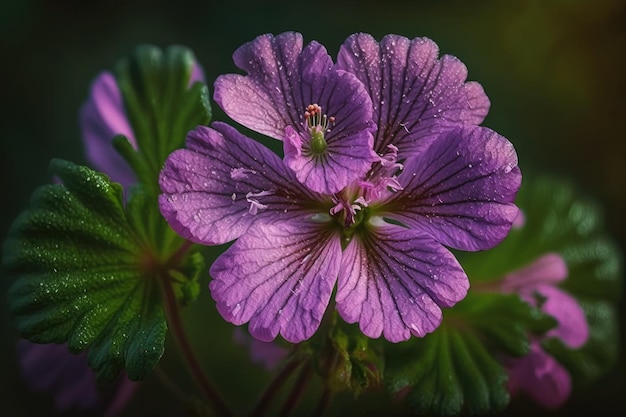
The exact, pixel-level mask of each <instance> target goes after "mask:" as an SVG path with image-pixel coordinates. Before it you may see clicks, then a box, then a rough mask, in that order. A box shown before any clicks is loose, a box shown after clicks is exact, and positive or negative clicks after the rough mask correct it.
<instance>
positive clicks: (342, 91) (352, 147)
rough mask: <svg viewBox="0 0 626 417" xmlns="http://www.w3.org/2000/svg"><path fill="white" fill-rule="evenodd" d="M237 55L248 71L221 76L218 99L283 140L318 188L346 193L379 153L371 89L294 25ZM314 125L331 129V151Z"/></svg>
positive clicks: (291, 162) (294, 163) (290, 158)
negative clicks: (318, 144)
mask: <svg viewBox="0 0 626 417" xmlns="http://www.w3.org/2000/svg"><path fill="white" fill-rule="evenodd" d="M234 59H235V63H236V64H237V65H238V66H239V67H240V68H241V69H243V70H245V71H247V73H248V74H247V75H245V76H244V75H237V74H228V75H223V76H220V77H219V78H218V79H217V81H216V82H215V101H216V102H217V103H218V104H219V105H220V106H221V107H222V108H223V109H224V111H225V112H226V113H227V114H228V115H229V116H230V117H231V118H232V119H234V120H235V121H237V122H239V123H241V124H242V125H244V126H246V127H248V128H250V129H253V130H255V131H257V132H260V133H263V134H266V135H268V136H271V137H273V138H275V139H279V140H283V141H284V142H285V163H286V164H287V166H289V167H290V168H291V169H292V170H293V171H294V172H296V175H297V177H298V180H300V181H301V182H302V183H303V184H305V185H306V186H307V187H309V188H310V189H311V190H312V191H315V192H319V193H325V194H332V193H335V192H338V191H340V190H341V189H342V188H344V187H345V186H347V185H348V184H349V183H351V182H353V181H354V180H356V179H357V178H359V177H361V176H363V175H364V174H365V173H366V172H367V171H368V170H369V169H370V167H371V164H372V163H373V162H374V161H376V160H377V156H376V154H375V153H374V151H373V135H372V132H373V131H374V130H375V125H374V123H373V122H372V105H371V100H370V98H369V95H368V94H367V91H366V90H365V88H364V86H363V84H362V83H361V82H360V81H359V80H358V79H357V78H356V77H355V76H354V75H353V74H350V73H348V72H345V71H338V70H336V69H334V68H333V63H332V60H331V59H330V56H329V55H328V53H327V52H326V49H325V48H324V47H323V46H322V45H320V44H319V43H317V42H311V43H309V44H308V45H306V46H305V47H304V48H303V47H302V37H301V36H300V35H299V34H296V33H292V32H287V33H283V34H281V35H278V36H276V37H275V38H274V37H272V36H271V35H263V36H260V37H258V38H256V39H255V40H254V41H252V42H249V43H247V44H245V45H243V46H242V47H240V48H239V49H238V50H237V51H236V52H235V55H234ZM310 105H318V106H320V108H321V111H322V112H323V114H320V115H319V119H317V121H316V122H315V124H314V125H310V123H311V121H312V120H313V118H311V119H307V118H306V117H305V113H306V112H307V108H308V106H310ZM331 120H332V121H331ZM318 123H319V124H318ZM312 129H316V130H318V131H319V132H320V134H321V135H322V136H323V138H324V139H323V141H324V146H323V148H324V149H323V151H320V150H315V149H314V148H315V147H314V146H312V145H311V141H312V139H311V137H312V136H311V130H312Z"/></svg>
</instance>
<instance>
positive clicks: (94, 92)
mask: <svg viewBox="0 0 626 417" xmlns="http://www.w3.org/2000/svg"><path fill="white" fill-rule="evenodd" d="M197 81H202V82H203V81H204V73H203V71H202V68H201V67H200V65H199V64H198V63H197V62H194V63H193V66H192V70H191V76H190V78H189V86H191V85H193V84H194V83H195V82H197ZM80 128H81V133H82V137H83V142H84V144H85V151H86V154H87V160H88V161H89V163H90V164H91V166H92V167H93V168H95V169H97V170H99V171H102V172H104V173H106V174H107V175H108V176H109V177H111V180H113V181H115V182H119V183H120V184H122V186H124V188H126V187H128V186H129V185H132V184H134V183H135V182H136V178H135V174H134V173H133V171H132V169H131V168H130V166H128V164H127V163H126V161H125V160H124V158H123V157H122V156H121V155H120V154H119V153H118V152H117V151H116V150H115V148H114V147H113V145H112V139H113V138H114V137H115V136H117V135H124V136H126V138H127V139H128V141H129V142H130V144H131V145H132V146H133V148H135V149H137V141H136V140H135V135H134V133H133V129H132V127H131V125H130V121H129V120H128V115H127V114H126V110H125V109H124V100H123V98H122V92H121V91H120V88H119V86H118V84H117V81H116V80H115V76H114V75H113V74H112V73H111V72H108V71H104V72H102V73H100V74H99V75H98V76H97V77H96V78H95V80H94V81H93V82H92V84H91V89H90V93H89V97H88V99H87V101H86V102H85V103H84V104H83V106H82V107H81V109H80Z"/></svg>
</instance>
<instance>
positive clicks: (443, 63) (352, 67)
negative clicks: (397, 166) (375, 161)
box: [337, 33, 490, 158]
mask: <svg viewBox="0 0 626 417" xmlns="http://www.w3.org/2000/svg"><path fill="white" fill-rule="evenodd" d="M438 55H439V48H438V47H437V44H435V43H434V42H433V41H432V40H430V39H428V38H415V39H413V40H409V39H407V38H405V37H402V36H398V35H387V36H385V37H384V38H383V39H382V40H381V42H380V44H378V42H376V40H375V39H374V38H373V37H372V36H371V35H368V34H365V33H359V34H354V35H352V36H350V37H349V38H348V39H346V41H345V42H344V44H343V45H342V46H341V49H340V51H339V55H338V57H337V65H338V67H339V68H341V69H345V70H347V71H350V72H352V73H354V74H355V75H356V76H357V77H358V78H359V80H361V82H363V84H365V86H366V88H367V89H368V91H369V94H370V97H371V98H372V102H373V105H374V120H375V121H376V123H377V125H378V133H377V135H376V138H375V141H374V146H375V150H376V152H378V153H379V154H380V155H382V154H384V153H385V151H386V149H387V146H388V145H389V144H393V145H395V146H397V147H398V149H399V154H400V157H401V158H402V157H405V156H406V155H407V153H412V152H413V151H414V150H415V149H421V148H423V145H425V144H428V142H429V141H431V140H432V139H433V138H435V137H437V135H438V134H439V133H440V132H443V131H447V130H449V129H451V128H454V127H456V126H459V125H461V124H471V125H478V124H480V123H482V121H483V120H484V118H485V116H486V115H487V112H488V111H489V105H490V103H489V99H488V98H487V96H486V95H485V93H484V91H483V88H482V87H481V86H480V84H478V83H476V82H466V81H465V80H466V78H467V68H466V67H465V65H464V64H463V63H462V62H461V61H460V60H458V59H457V58H455V57H453V56H450V55H444V56H442V57H441V58H440V59H438Z"/></svg>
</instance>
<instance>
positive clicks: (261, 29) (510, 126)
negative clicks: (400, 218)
mask: <svg viewBox="0 0 626 417" xmlns="http://www.w3.org/2000/svg"><path fill="white" fill-rule="evenodd" d="M286 30H295V31H299V32H301V33H303V35H304V38H305V41H307V42H308V41H310V40H317V41H319V42H321V43H323V44H324V45H326V47H327V48H328V50H329V52H330V53H331V55H332V56H335V55H336V53H337V51H338V49H339V46H340V44H341V43H342V41H343V40H344V39H345V38H346V37H347V36H348V35H349V34H351V33H354V32H368V33H371V34H373V35H374V36H375V37H376V38H377V39H380V38H381V37H382V36H384V35H385V34H387V33H397V34H401V35H404V36H407V37H409V38H412V37H416V36H427V37H430V38H432V39H433V40H435V42H437V43H438V44H439V46H440V50H441V52H442V53H447V54H452V55H456V56H457V57H459V58H460V59H461V60H462V61H463V62H464V63H465V64H466V65H467V67H468V68H469V79H470V80H476V81H479V82H480V83H481V84H482V85H483V87H484V89H485V91H486V92H487V95H488V96H489V98H490V99H491V103H492V107H491V111H490V113H489V116H488V117H487V119H486V120H485V122H484V123H483V125H485V126H488V127H490V128H492V129H494V130H496V131H498V132H499V133H501V134H503V135H504V136H506V137H507V138H509V139H510V140H511V141H512V142H513V144H514V145H515V146H516V148H517V151H518V154H519V159H520V166H521V168H522V171H524V170H533V171H535V170H536V171H540V172H548V173H555V174H557V175H561V176H566V177H568V178H571V179H572V180H574V181H575V182H576V183H577V184H578V185H579V186H580V188H581V189H582V190H583V191H585V192H586V193H587V194H589V195H591V196H593V197H595V198H596V199H597V200H598V201H600V202H601V204H602V205H603V206H604V208H605V213H606V227H607V231H608V233H609V234H610V235H611V236H612V237H613V238H614V239H615V240H616V241H617V242H618V244H619V245H620V247H621V248H622V252H623V248H624V247H626V216H624V207H626V192H625V191H626V175H624V170H625V169H626V134H625V132H626V129H625V128H624V123H625V122H626V106H625V105H624V101H623V100H624V97H625V96H626V77H625V76H624V74H625V70H624V68H625V64H626V59H625V58H624V56H625V54H626V2H625V1H624V0H511V1H501V0H483V1H468V0H442V1H419V0H413V1H408V0H407V1H398V0H386V1H381V0H377V1H375V0H361V1H352V0H344V1H335V2H332V1H327V0H318V1H316V2H272V1H269V0H266V1H255V2H244V1H242V0H221V1H212V0H206V1H189V0H176V1H167V0H151V1H139V0H137V1H121V0H107V1H104V0H91V1H82V0H5V1H3V2H2V3H1V5H0V48H1V49H0V54H1V55H0V56H2V57H3V58H2V62H3V63H2V64H0V80H3V81H2V84H3V85H2V88H1V92H2V93H1V100H0V106H1V108H0V132H1V133H0V134H1V137H0V195H2V196H3V197H2V203H1V204H0V238H2V240H3V241H4V237H5V236H6V232H7V230H8V227H9V225H10V223H11V222H12V220H13V219H14V218H15V217H16V216H17V214H18V213H19V212H20V211H21V210H22V209H23V208H24V207H25V206H26V204H27V202H28V199H29V196H30V194H31V193H32V191H33V190H34V188H35V187H37V186H38V185H41V184H43V183H45V182H47V181H49V176H48V174H47V165H48V162H49V160H50V159H51V158H54V157H60V158H64V159H68V160H72V161H74V162H78V163H84V162H85V159H84V156H83V148H82V143H81V141H80V135H79V130H78V109H79V107H80V105H81V103H82V102H83V100H84V99H85V98H86V97H87V92H88V88H89V84H90V82H91V80H92V79H93V78H94V77H95V76H96V74H97V73H98V72H100V71H101V70H103V69H112V67H113V66H114V64H115V63H116V62H117V60H118V59H119V58H121V57H123V56H126V55H128V54H129V53H130V52H131V51H132V49H133V48H134V46H136V45H137V44H138V43H152V44H156V45H158V46H160V47H165V46H168V45H171V44H183V45H187V46H189V47H191V48H192V49H193V50H194V52H195V53H196V56H197V57H198V59H199V61H200V63H201V64H202V66H203V67H204V70H205V74H206V78H207V80H208V81H209V85H210V86H211V84H212V80H214V79H215V77H216V76H217V75H218V74H221V73H225V72H235V71H236V68H235V67H234V64H233V63H232V59H231V55H232V53H233V51H234V50H235V49H236V48H237V47H238V46H240V45H241V44H242V43H244V42H247V41H249V40H251V39H253V38H254V37H255V36H257V35H259V34H262V33H266V32H272V33H274V34H278V33H280V32H283V31H286ZM214 115H215V117H214V118H215V119H218V120H219V119H221V120H226V118H225V117H224V115H223V114H222V113H221V112H220V111H219V109H217V108H214ZM9 284H10V283H9V282H7V280H6V279H5V280H2V281H1V283H0V290H1V294H0V295H1V296H2V297H1V301H0V320H1V322H0V324H1V325H2V329H1V331H2V336H1V337H0V342H1V346H0V349H1V350H0V370H1V371H0V372H1V373H0V398H1V399H2V400H1V402H0V410H2V411H0V413H2V414H3V415H9V416H26V415H35V414H37V415H47V414H46V412H47V411H46V410H48V411H49V410H51V400H50V398H49V397H47V396H45V395H41V394H33V393H31V392H30V391H29V390H28V389H27V388H26V386H25V385H24V383H23V381H21V379H20V377H19V373H18V369H17V365H16V360H15V353H14V352H15V333H14V330H13V328H12V327H11V324H10V323H9V322H8V319H7V315H6V301H5V294H4V293H5V291H6V288H7V287H8V285H9ZM204 284H205V282H203V283H202V285H203V287H202V288H203V289H204V288H206V286H205V285H204ZM203 296H204V297H207V294H206V293H204V294H201V296H200V298H203ZM623 300H624V297H623V296H622V305H621V307H620V308H621V310H620V311H621V316H622V317H623V316H624V303H623ZM199 308H203V307H202V306H201V307H199ZM206 308H210V307H206ZM198 326H199V327H198V331H202V327H201V325H200V324H198ZM621 329H622V336H621V340H622V346H624V333H626V332H625V331H624V324H623V321H622V324H621ZM218 349H219V348H218ZM623 352H624V349H623V348H622V355H621V360H620V363H619V364H618V365H617V366H616V367H615V369H614V370H613V371H612V372H611V373H610V374H609V375H607V376H606V377H605V378H604V379H603V380H601V381H599V382H598V383H597V384H595V385H594V386H593V387H592V388H591V389H587V390H584V391H583V390H578V391H575V392H574V394H573V396H572V398H571V400H570V401H569V402H568V404H567V405H566V406H565V407H564V408H563V409H561V410H559V411H557V412H552V413H548V412H543V411H542V410H540V409H537V408H532V407H530V408H529V406H523V407H520V406H517V408H516V406H515V404H514V405H513V406H511V408H510V409H508V410H506V411H505V413H504V414H505V415H513V414H515V415H524V414H525V413H526V412H529V413H530V412H532V413H533V414H537V415H541V414H545V415H561V416H565V415H579V414H578V412H580V411H588V412H589V413H591V412H594V411H595V412H596V413H597V415H622V413H623V412H624V411H626V403H625V398H626V397H624V395H626V371H625V364H624V357H625V355H624V353H623ZM149 382H150V381H149ZM139 401H144V402H145V403H146V404H149V403H150V402H151V401H153V400H152V399H151V398H149V397H143V398H141V396H140V400H139ZM5 411H8V414H5ZM153 413H154V415H161V414H159V413H158V411H156V410H155V411H154V412H153ZM130 415H132V414H130Z"/></svg>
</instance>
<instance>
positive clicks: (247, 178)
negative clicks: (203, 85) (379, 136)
mask: <svg viewBox="0 0 626 417" xmlns="http://www.w3.org/2000/svg"><path fill="white" fill-rule="evenodd" d="M212 127H213V128H209V127H204V126H199V127H198V128H196V129H195V130H193V131H191V132H189V134H188V136H187V149H180V150H177V151H175V152H173V153H172V154H171V155H170V156H169V157H168V159H167V160H166V161H165V166H164V168H163V170H162V171H161V176H160V185H161V190H162V191H163V194H161V196H160V197H159V206H160V209H161V213H162V214H163V216H164V217H165V218H166V220H167V221H168V222H169V223H170V225H171V226H172V228H173V229H174V230H175V231H176V232H178V233H179V234H180V235H181V236H183V237H184V238H186V239H190V240H192V241H194V242H198V243H202V244H208V245H216V244H222V243H225V242H228V241H231V240H233V239H236V238H237V237H239V236H240V235H241V234H242V233H244V232H245V231H246V230H247V229H248V227H249V226H250V225H251V224H252V223H254V222H255V221H257V220H259V219H268V218H279V217H281V218H290V217H293V216H296V215H298V216H302V215H303V212H306V209H305V208H303V202H304V203H306V202H311V201H313V200H315V199H316V198H317V197H316V196H314V195H313V194H311V193H309V192H308V191H307V190H305V189H304V188H303V187H301V186H299V184H298V182H297V181H296V179H295V177H294V175H293V173H292V172H291V171H290V170H288V169H286V168H285V166H284V165H283V162H282V161H281V160H280V158H278V156H277V155H276V154H274V153H273V152H272V151H270V150H269V149H267V148H265V147H264V146H263V145H261V144H260V143H258V142H256V141H254V140H252V139H250V138H247V137H245V136H243V135H242V134H240V133H239V132H237V131H236V130H235V129H233V128H232V127H230V126H228V125H226V124H224V123H214V124H213V125H212Z"/></svg>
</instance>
